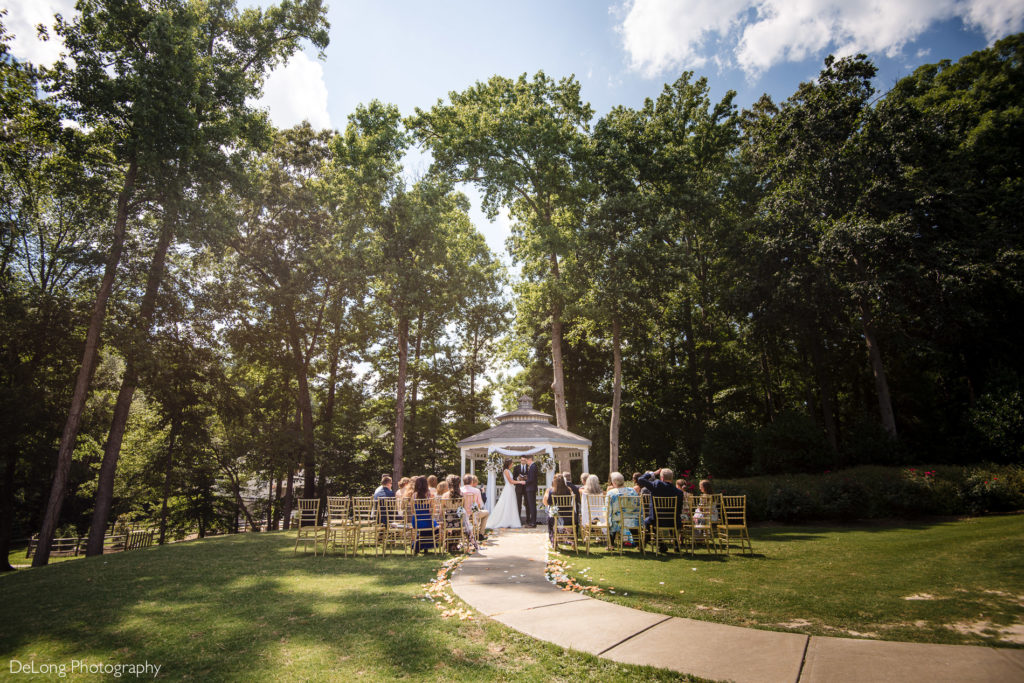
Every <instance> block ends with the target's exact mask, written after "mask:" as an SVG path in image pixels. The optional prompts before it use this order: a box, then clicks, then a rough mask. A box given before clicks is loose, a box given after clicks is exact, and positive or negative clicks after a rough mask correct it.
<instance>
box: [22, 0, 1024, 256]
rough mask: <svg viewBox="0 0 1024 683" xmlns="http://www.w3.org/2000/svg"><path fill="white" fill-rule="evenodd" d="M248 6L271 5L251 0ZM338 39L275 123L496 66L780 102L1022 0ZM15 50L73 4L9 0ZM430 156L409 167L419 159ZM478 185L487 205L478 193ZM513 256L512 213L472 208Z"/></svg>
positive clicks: (495, 18)
mask: <svg viewBox="0 0 1024 683" xmlns="http://www.w3.org/2000/svg"><path fill="white" fill-rule="evenodd" d="M242 4H261V5H266V4H268V2H267V1H264V0H260V1H259V2H255V0H252V1H249V0H243V3H242ZM328 4H329V6H330V14H329V19H330V23H331V44H330V45H329V46H328V48H327V50H326V54H325V59H324V60H323V61H319V60H317V56H316V54H315V52H314V51H311V50H308V51H306V52H305V53H304V54H302V55H299V56H297V57H295V58H293V59H292V61H291V62H290V63H289V64H288V65H285V66H282V67H281V68H280V69H278V70H277V71H276V72H275V73H274V74H273V75H272V76H271V78H270V79H269V80H268V83H267V87H266V93H265V95H264V98H263V100H262V101H261V104H262V105H263V106H266V107H267V108H268V110H269V111H270V115H271V117H272V119H273V120H274V121H275V123H277V125H280V126H289V125H293V124H295V123H297V122H299V121H300V120H302V119H303V118H307V119H309V120H310V121H311V122H312V123H313V124H314V125H316V126H320V127H327V126H331V127H335V128H341V127H343V126H344V125H345V123H346V120H347V117H348V115H349V113H350V112H351V111H352V110H353V108H354V107H355V106H356V105H357V104H358V103H361V102H368V101H370V100H372V99H380V100H383V101H386V102H392V103H394V104H396V105H398V106H399V108H400V109H401V110H402V111H403V113H412V111H413V109H414V107H429V106H431V105H432V104H434V103H435V102H436V101H437V99H438V98H444V97H446V96H447V94H448V92H449V91H452V90H462V89H464V88H466V87H468V86H470V85H472V84H473V83H474V82H476V81H479V80H486V79H487V78H489V77H490V76H492V75H494V74H500V75H504V76H517V75H519V74H521V73H524V72H526V73H530V74H532V73H534V72H536V71H538V70H541V69H543V70H544V71H545V72H546V73H547V74H548V75H550V76H553V77H561V76H567V75H570V74H574V75H575V76H576V78H577V79H579V81H580V82H581V84H582V94H583V97H584V99H585V100H587V101H589V102H590V103H591V105H592V106H593V107H594V110H595V112H596V116H597V117H599V116H601V115H602V114H604V113H605V112H607V111H608V110H609V109H610V108H611V107H613V106H615V105H617V104H622V105H626V106H630V107H637V106H639V105H640V104H642V102H643V100H644V98H646V97H654V96H657V94H658V93H659V92H660V90H661V88H662V86H663V85H664V83H666V82H671V81H673V80H675V79H676V78H677V77H678V76H679V74H680V73H682V71H684V70H692V71H694V72H695V73H696V75H698V76H701V75H703V76H706V77H707V78H708V80H709V82H710V84H711V87H712V93H713V96H714V97H715V98H716V99H717V98H720V97H721V96H722V95H724V94H725V92H726V91H727V90H730V89H732V90H735V91H736V92H737V98H736V102H737V104H738V105H739V106H740V107H745V106H749V105H750V104H751V103H753V102H754V101H755V100H756V99H757V98H758V97H760V96H761V94H762V93H765V92H767V93H768V94H770V95H771V96H772V97H774V98H776V99H785V98H786V97H788V96H789V95H790V94H792V92H793V91H794V90H795V89H796V86H797V85H798V84H799V83H800V82H801V81H803V80H808V79H811V78H813V77H814V76H815V75H816V74H817V73H818V71H819V70H820V68H821V64H822V60H823V59H824V57H825V56H826V55H827V54H829V53H836V54H840V55H841V54H851V53H855V52H861V51H863V52H867V53H868V54H869V55H870V56H871V58H872V59H873V60H874V62H875V64H876V65H877V66H878V67H879V75H878V78H877V81H876V87H877V88H878V89H880V90H883V91H884V90H886V89H888V88H889V87H890V86H891V85H892V84H893V83H894V82H895V81H896V80H898V79H899V78H900V77H902V76H905V75H907V74H909V73H911V71H913V69H914V68H915V67H917V66H920V65H921V64H925V63H931V62H935V61H938V60H940V59H951V60H956V59H958V58H960V57H962V56H963V55H965V54H968V53H970V52H972V51H974V50H978V49H982V48H984V47H985V46H986V45H989V44H991V43H992V42H993V41H994V40H997V39H998V38H1000V37H1003V36H1005V35H1008V34H1010V33H1014V32H1016V31H1020V30H1022V29H1024V0H713V1H708V0H615V1H613V2H610V3H609V2H604V3H602V2H597V1H596V0H543V1H540V0H515V1H513V0H505V1H504V2H488V1H486V0H472V1H471V0H418V1H412V0H377V1H376V2H366V1H365V0H360V1H354V0H328ZM4 5H5V6H6V7H7V9H8V11H9V15H8V17H7V20H6V23H7V26H8V29H9V31H10V32H12V33H14V34H16V36H17V38H16V40H15V41H14V43H13V45H12V47H13V51H14V52H15V54H16V55H18V56H21V57H24V58H27V59H30V60H32V61H35V62H37V63H48V62H50V61H52V60H53V59H54V58H55V56H56V53H57V52H58V51H59V47H60V46H59V45H55V44H54V41H51V42H50V43H47V44H39V43H38V42H37V41H35V39H34V31H33V30H31V28H30V27H31V26H34V25H35V24H37V23H39V22H44V23H51V22H52V15H53V12H54V11H60V12H62V13H63V14H65V16H68V15H70V14H71V13H72V12H73V9H72V7H73V2H72V0H4ZM425 164H426V161H425V159H424V158H423V157H422V156H420V155H412V156H410V158H409V160H408V166H409V167H410V170H411V171H412V172H413V173H415V172H417V171H422V170H424V169H423V167H424V166H425ZM467 191H468V194H470V196H471V198H472V199H473V200H474V203H475V204H476V205H478V204H479V202H478V200H477V197H476V193H475V192H473V191H472V190H471V189H470V188H467ZM474 219H475V220H476V222H477V225H478V226H479V227H480V229H481V230H482V232H484V234H485V236H486V237H487V239H488V242H489V244H490V245H491V247H492V249H494V250H495V251H496V252H499V253H502V252H503V251H504V239H505V237H506V236H507V234H508V221H507V219H505V218H499V219H498V220H497V221H496V222H495V223H489V222H488V221H487V219H486V218H485V217H484V216H483V215H482V214H481V213H480V212H479V211H476V210H475V211H474Z"/></svg>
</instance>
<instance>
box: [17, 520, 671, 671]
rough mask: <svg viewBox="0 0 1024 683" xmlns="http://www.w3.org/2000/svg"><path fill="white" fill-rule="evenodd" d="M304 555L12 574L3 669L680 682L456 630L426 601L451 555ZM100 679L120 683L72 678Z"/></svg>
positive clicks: (182, 557)
mask: <svg viewBox="0 0 1024 683" xmlns="http://www.w3.org/2000/svg"><path fill="white" fill-rule="evenodd" d="M292 543H293V537H292V536H291V534H289V533H287V532H279V533H271V534H245V535H237V536H236V535H233V536H223V537H216V538H211V539H206V540H203V541H195V542H189V543H179V544H174V545H170V546H165V547H162V548H160V547H158V548H150V549H146V550H138V551H132V552H128V553H117V554H114V555H107V556H103V557H95V558H86V559H82V560H79V561H75V562H62V563H59V564H56V565H54V566H49V567H43V568H35V569H28V570H22V571H18V572H14V573H8V574H6V575H0V593H2V595H3V608H2V612H0V617H2V618H0V662H2V665H3V667H4V671H8V663H9V660H17V661H18V662H21V663H28V662H29V661H30V660H33V659H34V660H35V662H37V665H45V664H51V665H59V664H61V663H64V664H65V665H66V666H67V667H68V670H69V671H70V667H71V662H72V661H73V660H81V659H86V660H87V661H88V662H90V663H107V664H118V663H121V664H129V663H133V662H139V663H141V662H145V661H148V662H150V663H151V664H159V665H161V666H162V668H161V671H160V677H161V678H164V679H166V678H169V679H171V680H178V679H194V680H202V681H208V680H292V681H304V680H347V679H351V678H354V677H356V676H363V677H366V678H368V679H370V680H383V679H391V678H414V679H429V680H437V679H449V680H472V681H480V680H507V679H510V678H515V679H517V680H527V681H529V680H537V681H541V680H543V681H548V680H578V679H581V678H594V679H601V680H623V681H625V680H638V679H653V680H679V676H677V675H675V674H671V673H668V672H663V671H659V670H656V669H650V668H646V667H632V666H625V665H619V664H615V663H613V662H609V661H607V660H602V659H598V658H596V657H592V656H589V655H583V654H578V653H569V652H567V651H565V650H563V649H561V648H558V647H555V646H553V645H547V644H544V643H540V642H538V641H535V640H533V639H531V638H528V637H526V636H524V635H521V634H519V633H517V632H515V631H513V630H511V629H508V628H506V627H504V626H502V625H501V624H498V623H497V622H493V621H490V620H487V619H484V618H481V617H477V618H476V619H474V620H472V621H459V620H457V619H443V618H442V617H441V614H440V611H439V610H438V609H436V608H435V607H434V606H433V605H432V604H431V603H429V602H427V601H425V600H417V599H415V596H416V595H422V594H423V592H424V589H423V584H424V583H426V582H428V581H430V580H432V579H433V578H434V576H435V574H436V572H437V570H438V569H439V568H440V565H441V560H442V558H440V557H434V556H430V557H419V558H411V557H401V556H397V557H393V558H388V559H374V558H372V557H359V558H349V559H345V558H341V557H336V556H329V557H327V558H323V557H316V558H314V557H313V556H312V555H311V554H308V555H303V554H302V553H300V554H298V555H295V554H293V552H292ZM129 677H130V676H129ZM122 678H124V676H122ZM91 679H96V680H100V679H103V680H108V679H110V676H109V675H107V676H105V677H104V676H101V675H98V674H97V675H94V676H91V678H90V677H89V676H77V677H75V676H68V678H67V679H65V680H91Z"/></svg>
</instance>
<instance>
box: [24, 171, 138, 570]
mask: <svg viewBox="0 0 1024 683" xmlns="http://www.w3.org/2000/svg"><path fill="white" fill-rule="evenodd" d="M137 172H138V163H137V162H136V160H135V159H132V160H131V163H130V164H129V165H128V172H127V173H126V174H125V178H124V186H123V187H122V189H121V193H120V194H119V195H118V198H117V217H116V219H115V220H114V236H113V240H112V242H111V245H110V255H109V256H108V258H107V265H106V267H105V269H104V271H103V280H102V281H101V282H100V288H99V291H98V292H97V293H96V302H95V303H94V304H93V309H92V317H91V318H90V319H89V330H88V332H87V333H86V335H85V349H84V351H83V352H82V366H81V367H80V368H79V369H78V377H77V378H76V380H75V389H74V392H73V393H72V395H71V408H70V410H69V411H68V419H67V421H66V422H65V423H64V431H63V433H62V434H61V438H60V448H59V449H58V450H57V470H56V472H54V475H53V483H52V485H51V487H50V498H49V500H48V502H47V504H46V512H45V514H44V515H43V525H42V527H41V528H40V530H39V544H38V545H37V546H36V552H35V555H34V556H33V558H32V566H33V567H42V566H45V565H46V564H47V563H48V562H49V561H50V546H51V545H52V544H53V532H54V530H56V528H57V522H58V521H59V520H60V512H61V508H62V507H63V506H64V495H65V493H66V492H67V491H66V489H67V484H68V474H69V473H70V472H71V456H72V454H73V453H74V451H75V441H76V440H77V438H78V429H79V427H80V425H81V423H82V411H83V410H84V409H85V398H86V395H87V394H88V393H89V383H90V382H91V381H92V375H93V372H94V371H95V369H96V355H97V351H98V349H99V343H100V333H101V332H102V330H103V320H104V318H105V317H106V309H107V299H108V298H109V297H110V292H111V290H112V289H113V287H114V275H115V274H116V273H117V266H118V264H119V263H120V262H121V254H122V252H123V251H124V238H125V232H126V226H127V224H128V202H129V201H130V199H131V196H132V194H133V192H134V191H135V176H136V174H137Z"/></svg>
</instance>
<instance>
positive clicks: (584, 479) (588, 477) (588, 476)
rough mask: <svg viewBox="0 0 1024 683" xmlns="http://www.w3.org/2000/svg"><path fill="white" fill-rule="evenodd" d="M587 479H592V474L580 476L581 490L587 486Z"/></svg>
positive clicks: (586, 473)
mask: <svg viewBox="0 0 1024 683" xmlns="http://www.w3.org/2000/svg"><path fill="white" fill-rule="evenodd" d="M587 479H590V472H584V473H583V474H581V475H580V488H583V487H584V486H586V485H587Z"/></svg>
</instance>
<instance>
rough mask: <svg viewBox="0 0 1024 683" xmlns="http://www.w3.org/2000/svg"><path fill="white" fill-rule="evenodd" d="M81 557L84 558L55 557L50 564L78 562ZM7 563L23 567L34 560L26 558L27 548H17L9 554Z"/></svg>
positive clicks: (51, 558) (52, 557)
mask: <svg viewBox="0 0 1024 683" xmlns="http://www.w3.org/2000/svg"><path fill="white" fill-rule="evenodd" d="M80 557H83V556H82V555H78V556H67V557H54V556H51V557H50V564H53V563H54V562H66V561H68V560H77V559H79V558H80ZM7 561H8V562H10V563H11V564H12V565H15V566H17V565H21V566H23V567H24V566H25V565H30V564H32V558H31V557H25V546H21V547H20V548H15V549H14V550H12V551H11V552H9V553H8V554H7Z"/></svg>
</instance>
